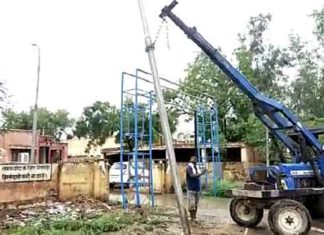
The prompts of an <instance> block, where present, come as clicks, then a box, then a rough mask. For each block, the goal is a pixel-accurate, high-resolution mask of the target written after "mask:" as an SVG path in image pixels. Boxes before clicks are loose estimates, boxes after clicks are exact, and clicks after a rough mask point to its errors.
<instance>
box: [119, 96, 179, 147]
mask: <svg viewBox="0 0 324 235" xmlns="http://www.w3.org/2000/svg"><path fill="white" fill-rule="evenodd" d="M124 106H125V107H127V111H126V110H125V111H124V114H123V115H124V128H123V142H124V144H125V145H126V148H127V150H128V151H133V149H134V145H135V143H134V134H133V133H135V110H134V102H133V101H132V100H131V99H127V100H126V101H125V103H124ZM148 108H149V107H148V106H146V105H145V104H143V103H139V104H138V117H137V120H138V123H137V126H138V136H139V145H140V146H141V145H146V144H147V143H148V141H149V136H148V135H147V134H148V132H149V113H148ZM143 111H144V113H143ZM167 114H168V119H169V125H170V131H171V133H172V134H173V133H174V132H175V131H176V126H177V124H178V116H177V113H176V112H175V111H174V110H171V109H170V108H169V107H168V108H167ZM143 124H144V126H143ZM142 134H143V135H142ZM144 134H145V135H144ZM162 136H163V135H162V128H161V125H160V118H159V114H158V112H157V111H154V110H153V111H152V142H153V143H160V140H161V137H162ZM116 143H120V132H118V133H117V135H116ZM143 147H144V146H143Z"/></svg>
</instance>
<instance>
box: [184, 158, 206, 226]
mask: <svg viewBox="0 0 324 235" xmlns="http://www.w3.org/2000/svg"><path fill="white" fill-rule="evenodd" d="M205 173H206V169H203V170H200V169H199V168H198V167H197V158H196V157H195V156H192V157H191V158H190V162H189V164H188V166H187V177H186V178H187V193H188V209H189V213H190V218H191V221H195V219H196V215H197V209H198V203H199V197H200V191H201V183H200V176H202V175H203V174H205Z"/></svg>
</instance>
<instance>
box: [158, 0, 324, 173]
mask: <svg viewBox="0 0 324 235" xmlns="http://www.w3.org/2000/svg"><path fill="white" fill-rule="evenodd" d="M176 5H177V1H173V2H172V3H171V4H170V5H168V6H165V7H164V8H163V9H162V12H161V14H160V17H161V18H165V17H169V18H170V19H171V20H172V21H173V22H174V23H175V24H176V25H177V26H178V27H179V28H180V29H181V30H182V31H183V32H184V33H185V34H186V35H187V36H188V37H189V38H190V39H191V40H192V41H193V42H194V43H195V44H196V45H198V46H199V47H200V48H201V49H202V51H204V52H205V53H206V54H207V55H208V57H209V58H210V59H211V60H212V61H213V62H214V63H215V64H216V65H217V66H218V67H219V68H220V69H221V70H222V71H223V72H224V73H225V74H226V75H227V76H228V78H230V79H231V80H232V81H233V83H234V84H235V85H236V86H237V87H238V88H239V89H240V90H241V91H242V92H244V93H245V94H246V95H247V96H248V98H249V99H250V100H251V102H252V105H253V108H254V113H255V115H256V116H257V117H258V118H259V119H260V120H261V122H262V123H263V124H264V125H265V126H266V127H267V128H268V129H269V130H270V132H271V133H272V135H273V136H275V137H276V138H277V139H279V140H280V141H281V142H282V143H283V144H284V145H285V146H286V147H287V148H289V150H290V151H291V153H292V155H293V157H294V159H295V162H300V161H302V160H303V161H312V160H313V159H314V158H313V157H312V159H305V156H303V151H302V150H301V145H300V143H299V142H298V141H296V140H294V139H293V138H291V137H290V136H289V134H288V133H287V130H293V131H294V132H296V133H298V134H299V136H300V138H302V139H303V140H304V143H305V144H306V146H308V147H310V148H312V149H313V150H314V152H315V153H316V155H315V157H316V159H317V160H319V161H320V162H322V164H323V165H322V167H321V168H322V169H324V149H323V146H322V145H321V143H320V142H319V140H318V139H317V138H316V137H315V136H314V135H313V133H312V132H311V131H310V130H309V129H307V128H305V127H304V126H303V125H302V123H301V122H300V121H299V119H298V117H297V116H295V115H294V114H293V113H291V112H290V111H289V110H288V109H287V108H286V107H285V106H284V105H283V104H281V103H279V102H278V101H276V100H274V99H271V98H269V97H267V96H265V95H263V94H262V93H261V92H259V91H258V89H257V88H256V87H254V86H253V85H252V84H251V83H250V81H249V80H248V79H247V78H246V77H245V76H244V75H243V74H242V73H241V72H240V71H238V70H237V69H236V68H235V67H234V66H233V65H232V64H231V63H230V62H228V61H227V60H226V58H225V57H224V56H223V55H222V54H221V53H220V52H219V51H218V50H217V49H216V48H214V47H213V46H212V45H211V44H210V43H209V42H208V41H207V40H206V39H205V38H204V37H203V36H202V35H201V34H200V33H199V32H198V31H197V30H196V28H195V27H192V28H190V27H188V26H187V25H186V24H185V23H184V22H183V21H182V20H181V19H180V18H179V17H177V16H176V15H175V14H174V13H173V12H172V9H173V8H174V7H175V6H176Z"/></svg>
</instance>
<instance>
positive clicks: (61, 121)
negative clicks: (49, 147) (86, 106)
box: [2, 108, 74, 139]
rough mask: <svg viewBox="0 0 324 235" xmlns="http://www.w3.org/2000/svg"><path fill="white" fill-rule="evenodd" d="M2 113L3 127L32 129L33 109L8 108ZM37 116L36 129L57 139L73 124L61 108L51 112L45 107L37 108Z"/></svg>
mask: <svg viewBox="0 0 324 235" xmlns="http://www.w3.org/2000/svg"><path fill="white" fill-rule="evenodd" d="M2 115H3V119H4V124H3V128H4V129H22V130H31V129H32V126H33V109H30V111H29V112H25V111H22V112H15V111H13V110H10V109H9V110H5V111H4V112H3V114H2ZM37 117H38V118H37V120H38V121H37V129H38V130H41V131H44V134H45V135H49V136H52V137H55V138H57V139H60V138H61V136H62V134H63V133H66V130H67V129H68V128H71V127H72V126H73V124H74V120H73V119H71V118H69V113H68V112H67V111H66V110H63V109H59V110H57V111H55V112H51V111H49V110H48V109H46V108H39V109H38V115H37Z"/></svg>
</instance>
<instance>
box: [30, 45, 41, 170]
mask: <svg viewBox="0 0 324 235" xmlns="http://www.w3.org/2000/svg"><path fill="white" fill-rule="evenodd" d="M32 46H34V47H36V48H37V53H38V63H37V81H36V96H35V105H34V111H33V131H32V146H31V151H30V152H31V154H30V160H29V162H30V163H32V164H35V163H36V158H35V147H36V130H37V112H38V92H39V77H40V47H39V46H38V45H37V44H36V43H33V44H32Z"/></svg>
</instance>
